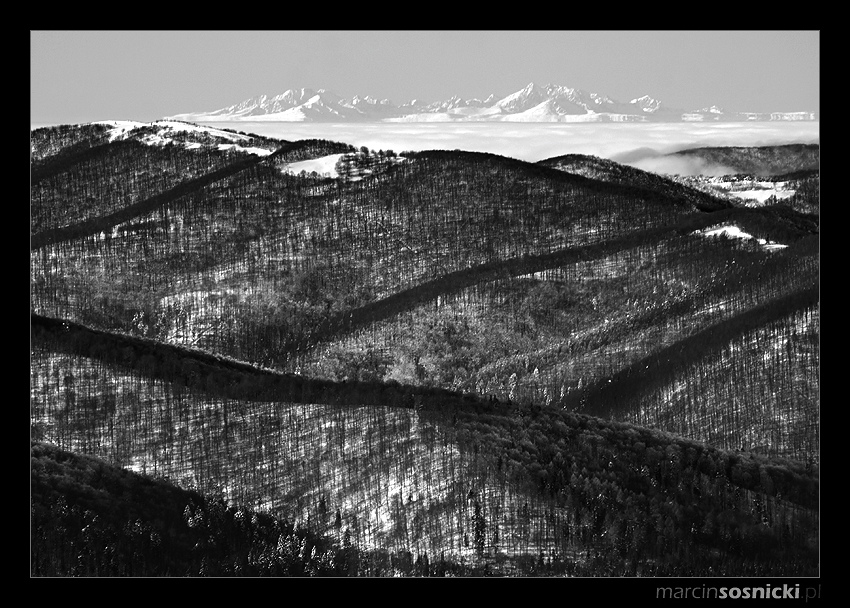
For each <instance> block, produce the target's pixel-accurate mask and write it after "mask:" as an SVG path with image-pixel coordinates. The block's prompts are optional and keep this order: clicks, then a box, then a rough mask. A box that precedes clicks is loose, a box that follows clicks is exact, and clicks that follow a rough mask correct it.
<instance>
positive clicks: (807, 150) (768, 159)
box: [665, 144, 820, 175]
mask: <svg viewBox="0 0 850 608" xmlns="http://www.w3.org/2000/svg"><path fill="white" fill-rule="evenodd" d="M665 157H666V158H674V159H675V158H683V159H695V160H699V161H700V162H702V163H704V164H705V165H706V166H716V167H725V168H726V172H727V173H748V174H752V175H783V174H788V173H795V172H800V171H818V170H820V145H819V144H789V145H784V146H755V147H741V146H716V147H710V148H689V149H687V150H680V151H678V152H673V153H670V154H666V155H665Z"/></svg>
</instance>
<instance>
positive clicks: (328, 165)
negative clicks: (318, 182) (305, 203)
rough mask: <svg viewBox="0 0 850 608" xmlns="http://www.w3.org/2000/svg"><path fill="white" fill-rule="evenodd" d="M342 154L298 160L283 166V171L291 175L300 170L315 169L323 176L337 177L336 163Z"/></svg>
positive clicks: (310, 170) (309, 170)
mask: <svg viewBox="0 0 850 608" xmlns="http://www.w3.org/2000/svg"><path fill="white" fill-rule="evenodd" d="M342 156H343V155H342V154H330V155H328V156H322V157H320V158H312V159H309V160H300V161H297V162H294V163H289V164H288V165H286V166H285V167H284V168H283V171H284V172H286V173H291V174H293V175H298V174H299V173H301V172H302V171H306V172H307V173H312V172H313V171H315V172H316V173H317V174H319V175H321V176H323V177H339V173H338V172H337V170H336V164H337V162H338V161H339V159H340V158H341V157H342Z"/></svg>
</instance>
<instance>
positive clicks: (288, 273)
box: [32, 153, 695, 362]
mask: <svg viewBox="0 0 850 608" xmlns="http://www.w3.org/2000/svg"><path fill="white" fill-rule="evenodd" d="M198 186H199V187H198V188H194V189H193V190H192V191H191V192H186V193H184V192H177V193H176V194H177V196H170V197H162V198H160V199H158V201H157V205H156V208H155V209H152V210H150V211H149V212H148V213H145V214H142V215H140V216H138V217H134V218H133V219H132V220H128V221H126V222H124V223H121V224H118V225H115V226H112V227H111V230H108V231H102V232H93V233H92V234H91V235H90V236H80V237H79V238H74V239H72V240H64V241H61V242H48V243H47V244H45V246H43V247H41V248H39V249H38V250H37V251H34V252H33V254H32V277H33V290H32V291H33V305H34V309H35V310H36V311H37V312H44V313H47V314H51V315H55V316H64V317H68V318H72V319H78V320H82V321H86V322H89V323H94V324H99V325H101V326H104V327H110V328H114V329H119V328H121V329H125V330H128V331H134V330H135V331H140V332H142V333H147V334H149V335H158V336H160V337H162V338H168V339H174V338H175V337H176V336H178V335H179V336H181V337H180V338H178V339H182V340H184V341H185V342H186V343H195V344H198V345H203V346H205V347H208V348H211V349H212V350H215V351H217V352H225V353H229V354H234V355H236V356H239V357H240V358H245V359H248V360H255V361H264V360H269V361H271V362H273V361H274V360H275V359H276V358H279V357H281V356H282V354H281V353H280V352H278V351H279V350H280V348H279V345H280V343H282V342H283V343H285V342H286V341H287V340H289V339H290V338H291V337H297V336H298V335H306V334H308V333H309V327H310V326H312V325H313V324H314V321H315V320H316V319H317V318H322V317H323V316H325V315H327V313H328V312H329V311H341V310H345V309H348V308H353V307H356V306H358V305H362V304H364V303H367V302H370V301H373V300H376V299H379V298H382V297H385V296H387V295H390V294H393V293H396V292H398V291H400V290H403V289H405V288H408V287H412V286H415V285H417V284H419V283H421V282H422V281H426V280H433V279H436V278H439V277H441V276H443V275H445V274H448V273H451V272H454V271H457V270H463V269H467V268H470V267H472V266H475V265H478V264H482V263H489V262H494V261H498V260H503V259H512V258H520V257H523V256H530V255H541V254H546V253H550V252H552V251H556V250H559V249H563V248H567V247H576V246H578V247H580V246H586V245H589V244H594V243H601V242H604V241H606V240H608V239H612V238H622V237H624V236H626V235H628V234H629V233H631V232H635V231H638V230H645V229H652V228H655V227H659V226H663V225H665V223H667V222H671V221H674V220H676V219H677V218H679V217H681V216H683V215H684V214H687V213H689V212H693V211H694V209H695V208H694V206H693V205H691V204H689V203H687V202H684V201H681V200H678V199H675V198H669V197H665V196H663V195H657V194H654V193H651V192H647V191H645V190H640V189H630V188H628V187H625V186H616V185H611V184H605V183H602V182H597V181H593V180H587V179H585V178H581V177H577V176H572V175H566V174H564V173H563V172H558V171H553V170H549V169H543V168H540V167H537V166H535V165H533V164H529V163H520V162H518V161H511V160H509V159H503V158H500V157H494V156H492V155H478V154H468V153H464V154H452V153H430V154H424V155H421V156H417V157H415V158H411V159H410V160H408V161H407V162H394V163H388V164H387V166H386V170H385V171H383V172H381V171H376V172H375V173H374V174H372V175H371V176H369V177H368V178H365V179H360V180H358V181H345V180H321V179H319V180H317V179H305V178H301V177H296V176H292V175H289V174H288V173H286V172H285V171H283V170H281V168H280V167H279V166H277V165H276V164H275V163H273V162H263V163H255V164H252V165H251V166H250V167H246V168H245V170H240V171H238V172H236V173H234V174H232V175H226V176H224V177H223V178H222V179H216V180H215V181H211V182H209V183H198ZM36 236H37V237H38V236H39V235H36ZM107 277H108V279H107ZM56 281H62V282H63V285H61V286H59V285H55V284H52V283H55V282H56ZM71 283H73V286H72V285H71ZM57 289H58V290H59V291H61V292H62V293H72V294H73V297H71V298H66V299H64V300H63V299H62V298H57V297H56V295H55V294H56V293H57V291H56V290H57ZM139 319H141V320H142V323H139ZM215 319H219V320H224V321H225V322H224V323H219V322H216V321H215ZM228 319H230V320H231V321H228ZM237 319H242V320H247V321H237ZM256 319H264V320H266V321H269V323H268V325H271V326H277V327H281V326H286V327H287V328H288V329H287V335H284V336H280V337H279V339H278V340H277V343H274V342H272V343H271V344H256V345H252V343H253V342H254V341H255V340H256V339H260V340H262V336H263V335H264V334H265V332H267V328H266V327H262V328H255V327H254V326H253V323H254V321H255V320H256ZM242 322H247V324H248V325H247V326H246V327H241V328H237V327H235V326H234V325H233V323H242ZM222 332H224V333H222ZM289 333H292V334H293V336H290V335H289ZM237 335H238V336H240V337H238V338H237V337H236V336H237ZM251 351H253V352H251Z"/></svg>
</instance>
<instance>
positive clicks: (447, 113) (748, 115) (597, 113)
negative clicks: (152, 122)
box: [169, 82, 818, 123]
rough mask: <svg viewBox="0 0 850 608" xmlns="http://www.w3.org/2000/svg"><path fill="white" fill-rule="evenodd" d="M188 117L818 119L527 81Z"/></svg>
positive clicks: (312, 99)
mask: <svg viewBox="0 0 850 608" xmlns="http://www.w3.org/2000/svg"><path fill="white" fill-rule="evenodd" d="M169 118H170V119H172V120H184V121H189V122H218V121H231V120H232V121H246V120H260V121H281V122H284V121H291V122H341V123H344V122H355V121H356V122H419V121H427V122H433V121H451V122H487V121H507V122H605V121H610V122H682V121H688V122H693V121H706V122H708V121H714V122H720V121H724V122H746V121H776V120H818V117H817V115H816V114H815V112H773V113H754V112H730V111H727V110H725V109H723V108H720V107H719V106H717V105H710V106H706V107H704V108H701V109H699V110H692V111H688V110H680V109H674V108H668V107H667V106H665V105H664V104H662V102H661V101H659V100H658V99H656V98H654V97H651V96H650V95H643V96H641V97H637V98H635V99H632V100H631V101H629V102H619V101H616V100H614V99H612V98H611V97H609V96H607V95H604V94H602V93H596V92H589V91H584V90H581V89H576V88H571V87H567V86H562V85H553V84H546V85H539V84H536V83H534V82H529V83H528V84H527V85H525V86H524V87H523V88H521V89H519V90H518V91H515V92H513V93H511V94H509V95H506V96H504V97H501V98H497V97H496V96H495V95H493V94H491V95H489V96H488V97H487V98H486V99H485V100H483V101H482V100H481V99H478V98H473V99H464V98H462V97H460V96H458V95H453V96H451V97H449V98H448V99H446V100H444V101H436V102H432V103H423V102H421V101H419V100H416V99H414V100H412V101H409V102H406V103H404V104H402V105H400V106H396V105H394V104H393V103H392V102H391V101H390V100H389V99H378V98H376V97H373V96H370V95H365V96H361V95H355V96H354V97H351V98H347V99H346V98H342V97H340V96H339V95H337V94H335V93H333V92H331V91H328V90H326V89H318V90H313V89H307V88H301V89H288V90H287V91H285V92H284V93H281V94H280V95H276V96H273V97H269V96H268V95H260V96H258V97H254V98H251V99H246V100H244V101H242V102H240V103H237V104H234V105H232V106H229V107H226V108H222V109H220V110H215V111H212V112H193V113H187V114H178V115H176V116H171V117H169Z"/></svg>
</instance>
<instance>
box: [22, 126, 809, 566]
mask: <svg viewBox="0 0 850 608" xmlns="http://www.w3.org/2000/svg"><path fill="white" fill-rule="evenodd" d="M677 154H679V155H684V156H690V157H691V158H693V157H698V158H699V159H700V160H702V161H705V162H706V163H712V164H715V165H723V166H725V167H729V168H730V174H729V175H728V176H724V177H723V178H719V177H716V176H715V177H704V176H701V177H693V176H691V177H677V176H671V175H663V174H657V173H651V172H648V171H644V170H640V169H637V168H635V167H631V166H628V165H625V164H619V163H617V162H614V161H611V160H607V159H603V158H598V157H595V156H586V155H567V156H560V157H555V158H550V159H545V160H542V161H539V162H526V161H520V160H516V159H512V158H507V157H504V156H500V155H496V154H489V153H476V152H462V151H458V150H454V151H449V150H431V151H417V152H407V151H392V150H369V149H366V148H365V147H361V148H356V147H354V146H352V145H349V144H346V143H344V142H336V141H329V140H324V139H310V140H297V141H287V140H279V139H273V138H269V137H263V136H259V135H255V134H250V133H244V132H238V131H235V130H223V129H213V128H203V127H199V126H197V125H192V124H189V123H181V122H177V121H160V122H157V123H150V124H139V123H133V124H121V123H91V124H84V125H64V126H57V127H44V128H38V129H34V130H32V131H31V177H30V182H31V185H30V197H31V198H30V308H31V317H30V357H31V364H30V436H31V443H30V445H31V448H30V455H31V520H30V521H31V526H30V532H31V539H30V541H31V542H30V545H31V575H32V576H39V577H40V576H180V577H182V576H361V577H383V576H417V577H420V576H421V577H425V576H490V575H492V576H577V577H612V576H625V577H639V576H640V577H647V576H649V577H652V576H656V577H663V576H687V577H710V576H783V577H815V576H818V575H819V571H820V486H819V467H820V392H819V390H820V316H819V301H820V289H819V274H820V242H819V207H820V194H819V185H820V184H819V147H818V146H817V145H788V146H769V147H768V146H766V147H761V148H757V147H752V148H728V149H721V148H704V149H694V150H688V151H683V152H679V153H677ZM307 161H310V162H313V163H318V164H314V165H312V166H327V167H332V170H331V171H328V172H324V173H320V172H317V171H307V170H301V169H299V167H303V166H308V167H309V166H311V165H304V164H299V163H306V162H307ZM757 191H758V192H757ZM765 191H769V192H770V194H765Z"/></svg>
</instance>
